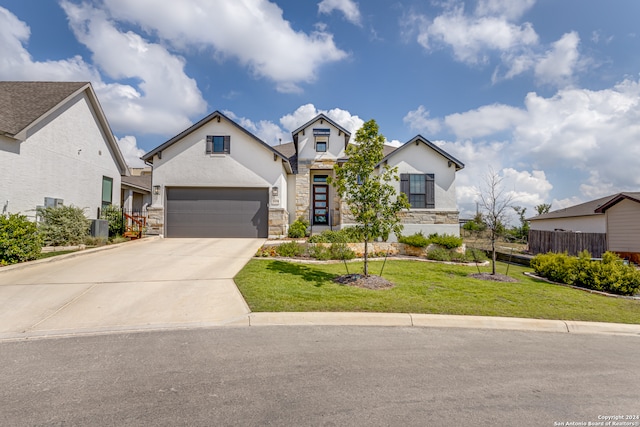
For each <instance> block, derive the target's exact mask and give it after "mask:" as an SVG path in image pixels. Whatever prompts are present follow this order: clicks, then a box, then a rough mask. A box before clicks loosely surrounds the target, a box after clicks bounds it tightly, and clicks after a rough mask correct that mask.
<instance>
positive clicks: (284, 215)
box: [269, 208, 289, 238]
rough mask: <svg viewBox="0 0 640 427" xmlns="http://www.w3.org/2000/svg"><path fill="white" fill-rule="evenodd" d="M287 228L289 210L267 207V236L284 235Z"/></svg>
mask: <svg viewBox="0 0 640 427" xmlns="http://www.w3.org/2000/svg"><path fill="white" fill-rule="evenodd" d="M288 229H289V212H287V210H286V209H283V208H272V209H269V238H275V237H284V236H286V235H287V231H288Z"/></svg>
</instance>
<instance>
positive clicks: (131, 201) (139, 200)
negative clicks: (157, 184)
mask: <svg viewBox="0 0 640 427" xmlns="http://www.w3.org/2000/svg"><path fill="white" fill-rule="evenodd" d="M129 171H130V172H131V175H129V176H123V177H122V185H121V188H122V193H121V197H120V206H121V207H122V209H123V210H124V211H125V212H129V213H137V214H145V215H146V212H147V207H148V206H149V205H150V204H151V168H148V169H147V168H129Z"/></svg>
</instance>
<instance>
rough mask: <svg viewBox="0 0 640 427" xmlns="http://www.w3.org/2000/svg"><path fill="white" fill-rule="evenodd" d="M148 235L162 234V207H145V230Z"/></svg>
mask: <svg viewBox="0 0 640 427" xmlns="http://www.w3.org/2000/svg"><path fill="white" fill-rule="evenodd" d="M146 234H148V235H158V234H164V208H163V207H158V206H149V207H148V208H147V232H146Z"/></svg>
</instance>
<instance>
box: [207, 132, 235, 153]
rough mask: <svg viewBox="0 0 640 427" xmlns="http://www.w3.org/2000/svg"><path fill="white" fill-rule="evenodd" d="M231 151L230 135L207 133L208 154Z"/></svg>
mask: <svg viewBox="0 0 640 427" xmlns="http://www.w3.org/2000/svg"><path fill="white" fill-rule="evenodd" d="M230 151H231V137H230V136H229V135H207V154H229V153H230Z"/></svg>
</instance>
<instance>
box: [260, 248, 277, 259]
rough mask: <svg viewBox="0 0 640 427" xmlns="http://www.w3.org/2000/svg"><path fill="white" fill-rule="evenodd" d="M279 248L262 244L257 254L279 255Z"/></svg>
mask: <svg viewBox="0 0 640 427" xmlns="http://www.w3.org/2000/svg"><path fill="white" fill-rule="evenodd" d="M277 249H278V248H277V246H262V247H261V248H260V249H258V252H256V256H258V257H270V256H277V255H278V250H277Z"/></svg>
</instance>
